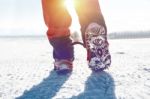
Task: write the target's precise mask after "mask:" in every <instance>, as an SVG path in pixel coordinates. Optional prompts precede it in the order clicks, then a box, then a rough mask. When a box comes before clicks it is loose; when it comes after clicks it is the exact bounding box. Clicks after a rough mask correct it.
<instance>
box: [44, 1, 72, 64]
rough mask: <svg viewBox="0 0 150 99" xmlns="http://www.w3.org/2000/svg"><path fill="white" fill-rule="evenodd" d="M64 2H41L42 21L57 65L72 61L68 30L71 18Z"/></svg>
mask: <svg viewBox="0 0 150 99" xmlns="http://www.w3.org/2000/svg"><path fill="white" fill-rule="evenodd" d="M64 2H65V0H42V7H43V16H44V21H45V24H46V26H47V27H48V30H47V37H48V39H49V41H50V44H51V45H52V47H53V57H54V59H55V62H57V63H58V62H59V61H61V63H62V60H63V61H64V60H65V61H66V60H67V61H70V62H72V61H73V59H74V52H73V49H74V48H73V46H72V45H71V44H72V41H71V39H70V30H69V27H70V25H71V16H70V15H69V13H68V11H67V9H66V7H65V5H64ZM59 63H60V62H59ZM59 65H61V64H59Z"/></svg>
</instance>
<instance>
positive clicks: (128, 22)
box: [0, 0, 150, 35]
mask: <svg viewBox="0 0 150 99" xmlns="http://www.w3.org/2000/svg"><path fill="white" fill-rule="evenodd" d="M99 2H100V6H101V10H102V13H103V15H104V18H105V21H106V25H107V28H108V33H112V32H120V31H146V30H150V13H149V12H150V6H149V5H150V0H100V1H99ZM0 14H1V15H0V23H1V24H0V35H45V32H46V29H47V28H46V26H45V24H44V21H43V15H42V7H41V0H0ZM73 19H75V18H73ZM74 24H75V25H74V27H77V25H76V24H77V23H74Z"/></svg>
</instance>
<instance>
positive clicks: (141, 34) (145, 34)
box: [108, 31, 150, 39]
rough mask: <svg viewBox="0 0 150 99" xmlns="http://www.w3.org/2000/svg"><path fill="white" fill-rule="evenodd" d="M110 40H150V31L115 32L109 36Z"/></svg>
mask: <svg viewBox="0 0 150 99" xmlns="http://www.w3.org/2000/svg"><path fill="white" fill-rule="evenodd" d="M108 38H110V39H132V38H150V31H137V32H133V31H125V32H114V33H110V34H109V35H108Z"/></svg>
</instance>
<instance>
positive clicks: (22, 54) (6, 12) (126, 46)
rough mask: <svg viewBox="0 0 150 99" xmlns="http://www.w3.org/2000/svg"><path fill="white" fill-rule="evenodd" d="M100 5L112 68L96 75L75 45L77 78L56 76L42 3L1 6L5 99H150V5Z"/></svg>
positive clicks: (109, 0) (117, 0)
mask: <svg viewBox="0 0 150 99" xmlns="http://www.w3.org/2000/svg"><path fill="white" fill-rule="evenodd" d="M100 2H101V8H102V12H103V14H104V17H105V20H106V24H107V26H108V38H109V39H108V41H109V44H110V45H109V48H110V53H111V55H112V65H111V67H110V68H109V69H108V70H105V71H104V72H101V73H93V72H92V71H91V70H90V69H89V68H88V65H87V61H86V51H85V49H84V48H83V47H82V46H80V45H76V46H75V61H74V69H73V72H72V73H71V74H68V75H57V74H56V73H55V72H54V71H53V58H52V47H51V46H50V44H49V41H48V40H47V37H46V34H45V32H46V27H45V24H44V22H43V16H42V9H41V0H24V1H18V0H1V1H0V13H1V15H0V99H150V61H149V59H150V38H149V37H150V13H149V11H150V6H149V5H150V1H149V0H132V1H131V0H125V1H121V0H101V1H100ZM74 20H76V17H74ZM73 29H74V30H78V29H79V26H78V23H76V21H73Z"/></svg>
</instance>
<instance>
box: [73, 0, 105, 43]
mask: <svg viewBox="0 0 150 99" xmlns="http://www.w3.org/2000/svg"><path fill="white" fill-rule="evenodd" d="M74 3H75V9H76V12H77V15H78V17H79V22H80V25H81V32H82V35H83V40H84V33H85V30H86V28H87V26H88V25H89V24H90V23H91V22H93V23H94V22H96V23H98V24H99V25H102V26H104V28H105V30H106V35H107V28H106V25H105V20H104V17H103V15H102V12H101V9H100V5H99V2H98V0H74Z"/></svg>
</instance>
